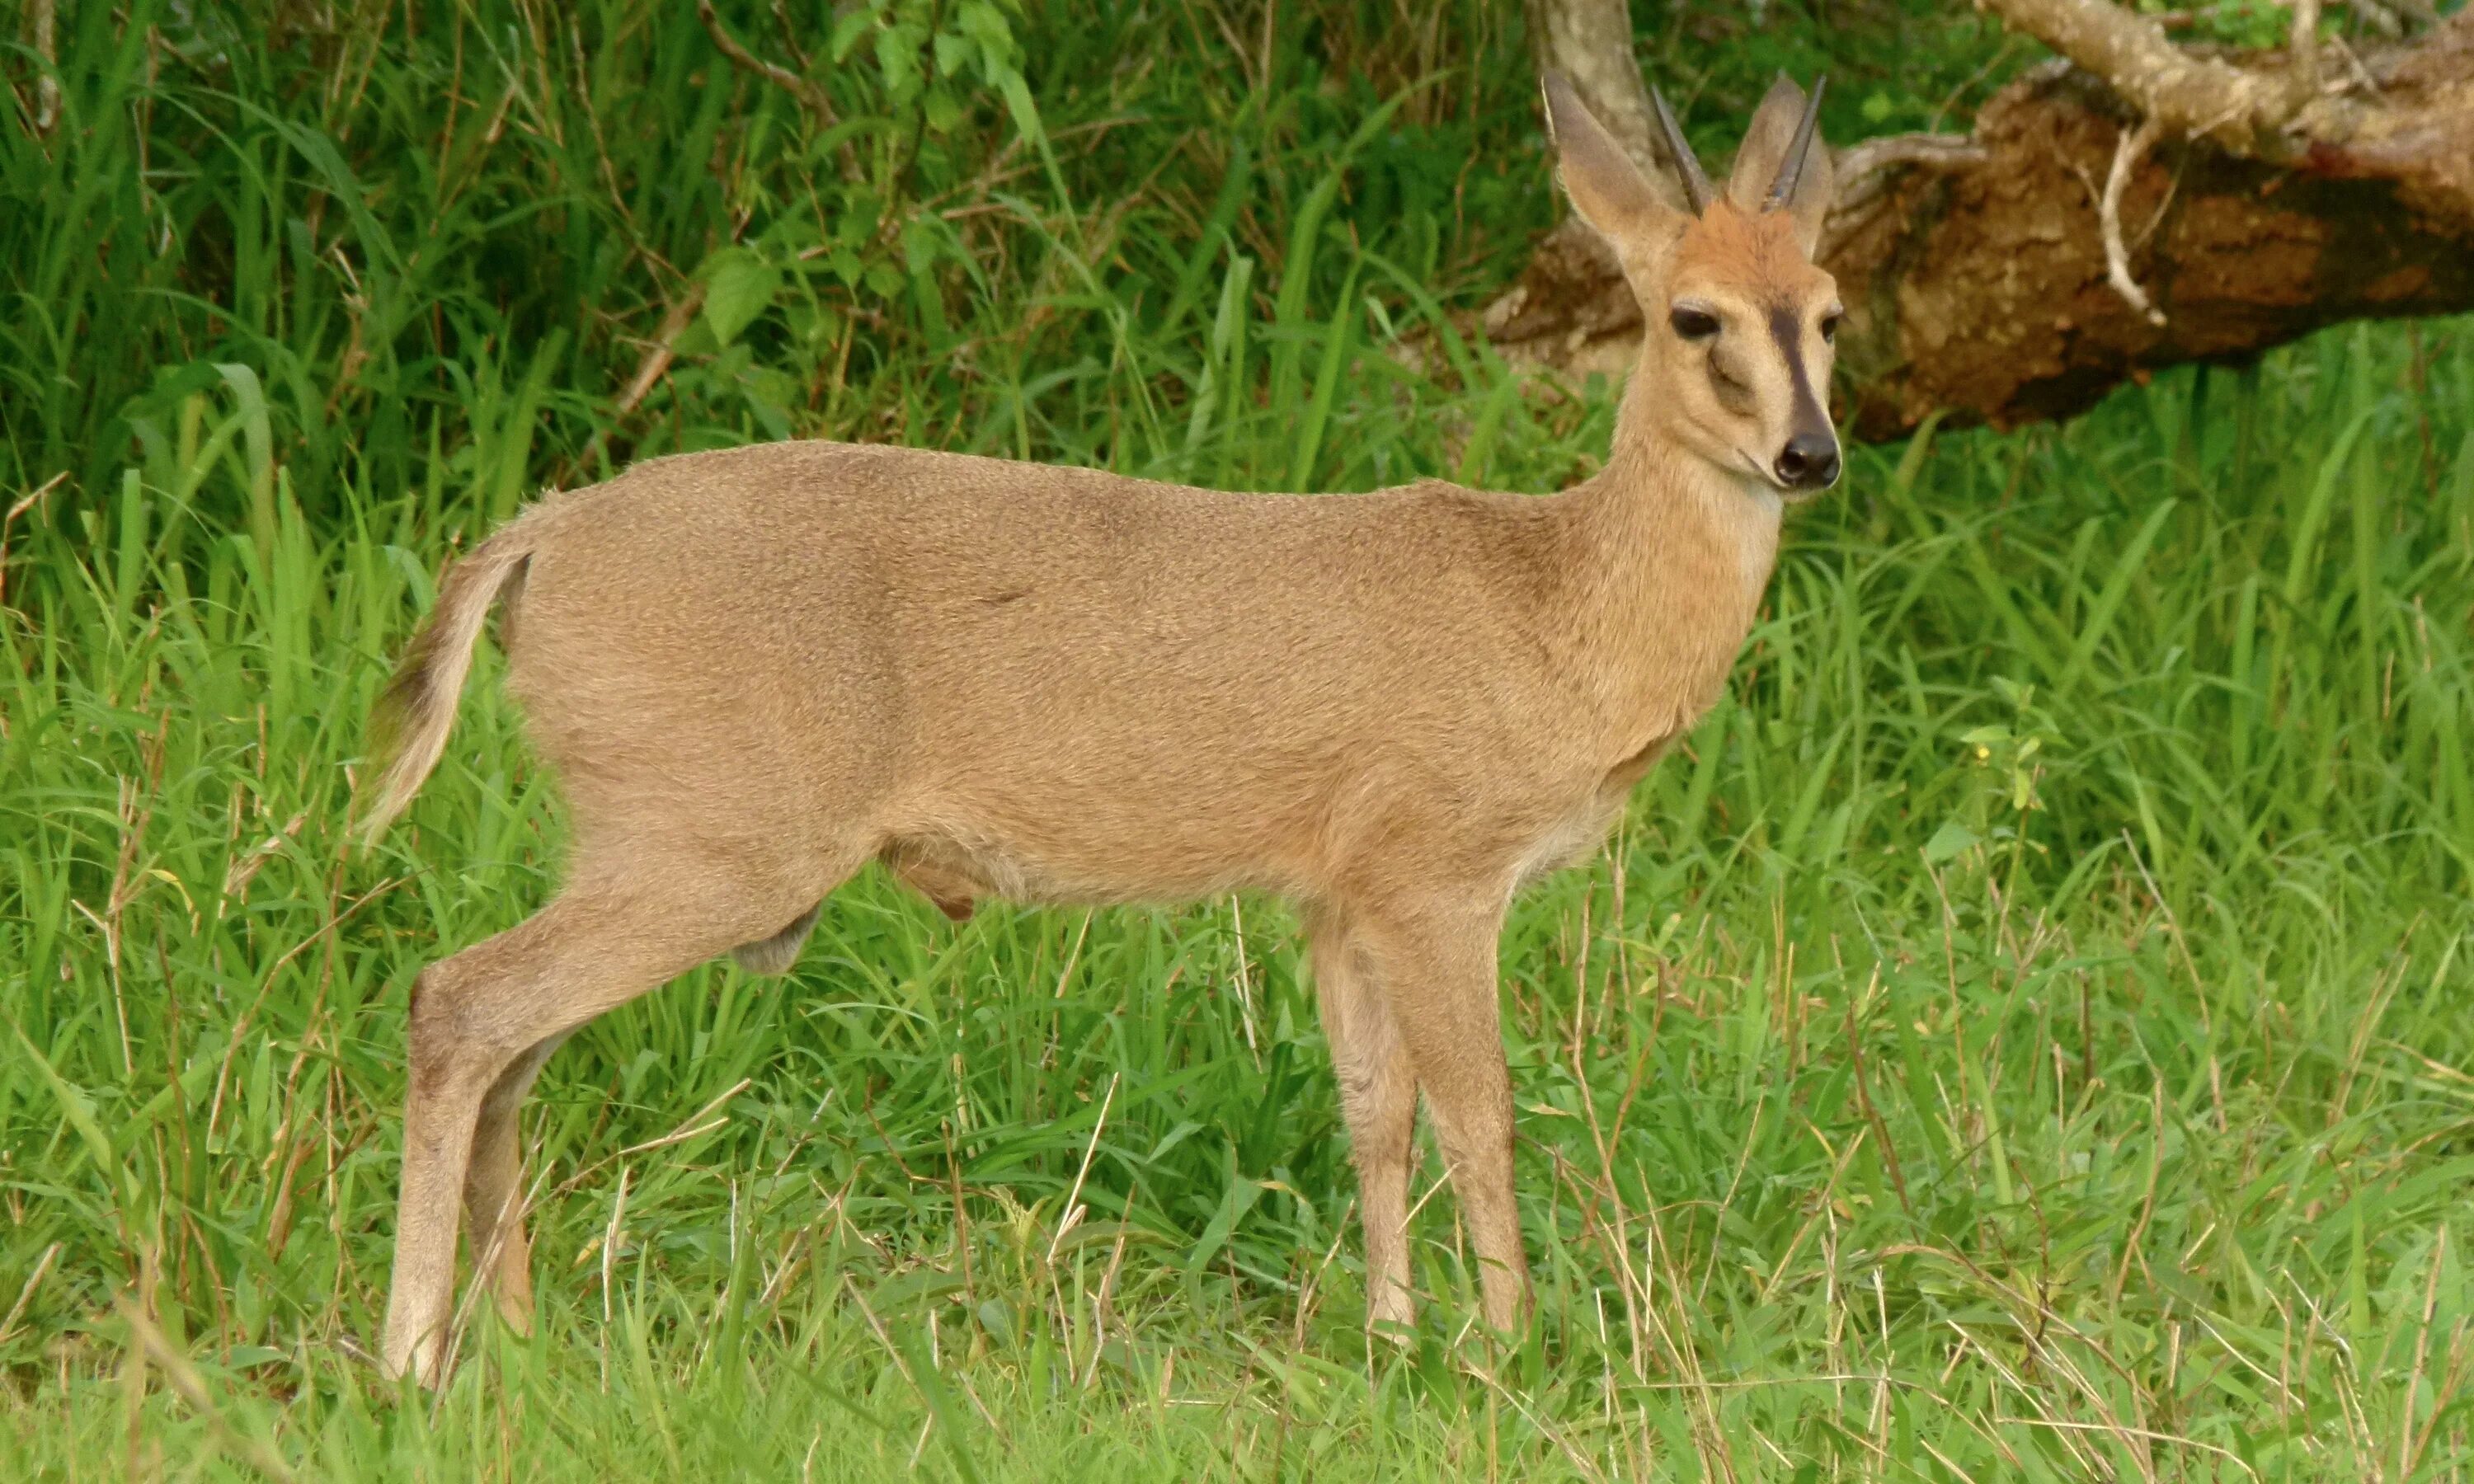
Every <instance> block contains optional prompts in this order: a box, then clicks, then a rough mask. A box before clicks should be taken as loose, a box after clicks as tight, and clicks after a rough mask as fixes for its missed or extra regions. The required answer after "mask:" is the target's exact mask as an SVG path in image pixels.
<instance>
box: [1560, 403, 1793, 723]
mask: <svg viewBox="0 0 2474 1484" xmlns="http://www.w3.org/2000/svg"><path fill="white" fill-rule="evenodd" d="M1567 498H1569V499H1570V501H1571V509H1572V514H1573V527H1574V535H1575V538H1576V541H1577V545H1578V550H1576V552H1575V553H1574V561H1573V563H1572V565H1571V568H1570V570H1571V573H1572V576H1573V580H1574V583H1573V587H1572V590H1571V591H1572V600H1573V601H1572V610H1571V620H1572V626H1573V627H1572V634H1571V637H1572V640H1573V647H1572V651H1571V660H1572V663H1573V666H1574V669H1575V670H1576V671H1577V672H1578V678H1579V679H1580V680H1581V682H1582V684H1583V687H1584V688H1585V689H1586V690H1587V691H1588V692H1589V693H1590V694H1591V695H1592V696H1594V697H1595V698H1596V700H1597V702H1598V706H1599V710H1600V715H1601V718H1602V720H1603V723H1604V724H1605V725H1606V727H1607V728H1608V730H1609V732H1610V735H1609V737H1608V739H1607V740H1608V742H1609V745H1610V746H1612V747H1613V748H1614V749H1615V750H1616V751H1617V752H1619V753H1621V754H1624V755H1629V754H1630V753H1631V751H1632V750H1634V749H1637V748H1641V747H1654V746H1656V745H1658V744H1660V743H1661V742H1662V741H1664V740H1665V739H1666V738H1668V737H1671V736H1673V735H1674V734H1675V733H1677V732H1680V731H1682V730H1685V729H1686V728H1687V727H1689V726H1691V725H1692V723H1693V722H1694V721H1696V720H1698V719H1699V718H1700V716H1701V714H1702V713H1703V712H1704V711H1706V710H1708V709H1709V707H1710V705H1711V703H1713V702H1715V701H1716V700H1717V698H1718V694H1719V692H1720V690H1721V689H1722V688H1723V687H1724V686H1725V684H1726V682H1727V674H1728V671H1729V670H1730V669H1732V668H1733V667H1734V662H1735V655H1736V652H1737V651H1738V650H1739V649H1741V648H1742V647H1743V642H1744V635H1745V634H1748V633H1750V632H1751V629H1752V625H1753V619H1754V616H1755V615H1756V614H1757V613H1758V610H1759V608H1760V601H1761V593H1762V591H1763V589H1765V588H1766V587H1767V586H1768V585H1769V579H1770V571H1771V568H1772V567H1773V566H1775V565H1776V564H1777V561H1778V542H1779V516H1780V508H1781V507H1780V501H1779V498H1778V496H1777V494H1776V493H1775V492H1773V491H1770V490H1769V489H1768V487H1767V486H1765V485H1761V484H1758V483H1757V482H1755V481H1752V480H1749V479H1745V478H1741V477H1738V476H1735V475H1732V474H1729V473H1727V472H1725V471H1723V470H1721V469H1718V468H1716V467H1712V466H1711V465H1710V464H1709V463H1708V462H1707V461H1706V460H1703V459H1701V458H1698V457H1696V456H1694V455H1692V454H1690V453H1687V452H1686V451H1684V450H1682V449H1680V448H1677V447H1675V446H1674V445H1673V444H1671V443H1664V442H1662V441H1653V440H1649V439H1638V438H1626V437H1623V436H1622V433H1621V432H1620V431H1619V433H1618V436H1617V439H1616V443H1615V448H1614V453H1613V457H1612V458H1610V459H1609V461H1608V464H1607V467H1606V468H1605V469H1604V470H1603V471H1601V472H1600V473H1599V474H1598V475H1597V477H1595V478H1594V479H1591V480H1590V481H1589V482H1588V483H1587V484H1585V485H1583V486H1581V487H1580V488H1578V489H1576V490H1574V491H1571V492H1570V494H1569V495H1568V496H1567Z"/></svg>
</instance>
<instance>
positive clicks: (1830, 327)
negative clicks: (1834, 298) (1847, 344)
mask: <svg viewBox="0 0 2474 1484" xmlns="http://www.w3.org/2000/svg"><path fill="white" fill-rule="evenodd" d="M1845 318H1847V317H1846V316H1845V315H1843V314H1841V313H1839V312H1838V311H1837V310H1835V309H1833V310H1831V312H1830V313H1828V314H1826V315H1823V316H1822V317H1821V338H1822V339H1824V340H1828V341H1833V342H1834V341H1836V340H1837V339H1838V322H1839V321H1841V320H1843V319H1845Z"/></svg>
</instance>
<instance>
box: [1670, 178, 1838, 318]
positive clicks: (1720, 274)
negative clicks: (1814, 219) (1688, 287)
mask: <svg viewBox="0 0 2474 1484" xmlns="http://www.w3.org/2000/svg"><path fill="white" fill-rule="evenodd" d="M1674 264H1675V267H1674V275H1675V277H1676V278H1677V279H1678V280H1682V279H1684V278H1686V277H1687V276H1688V277H1690V278H1691V279H1693V280H1695V281H1698V282H1700V283H1703V284H1707V285H1709V286H1710V287H1713V288H1716V287H1725V288H1732V289H1735V290H1738V291H1739V292H1742V293H1746V294H1758V295H1762V296H1764V297H1776V296H1793V295H1797V294H1801V293H1803V292H1804V291H1805V290H1807V289H1808V288H1810V287H1811V286H1812V285H1813V284H1815V283H1816V282H1818V281H1819V280H1820V278H1821V276H1822V275H1821V270H1820V269H1818V268H1815V267H1813V266H1812V263H1811V261H1810V260H1809V259H1807V258H1806V257H1805V255H1804V250H1803V249H1801V248H1799V247H1797V246H1796V242H1795V223H1794V221H1793V219H1791V218H1790V217H1789V216H1788V215H1787V214H1786V213H1785V212H1783V211H1764V212H1762V213H1761V214H1759V215H1758V216H1755V215H1752V214H1751V213H1749V212H1745V211H1741V210H1738V209H1737V208H1736V207H1735V206H1734V203H1730V202H1727V201H1724V200H1719V201H1713V202H1711V203H1710V209H1709V210H1708V211H1707V212H1705V213H1703V215H1702V216H1701V218H1700V219H1699V220H1698V221H1696V222H1694V223H1693V224H1692V225H1691V226H1690V227H1686V228H1685V232H1684V237H1683V240H1682V241H1680V242H1678V243H1677V244H1676V245H1675V258H1674Z"/></svg>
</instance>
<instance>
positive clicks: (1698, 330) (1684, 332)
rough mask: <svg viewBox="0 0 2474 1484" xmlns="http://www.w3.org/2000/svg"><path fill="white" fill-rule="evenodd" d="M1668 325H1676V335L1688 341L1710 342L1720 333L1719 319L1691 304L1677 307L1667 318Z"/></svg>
mask: <svg viewBox="0 0 2474 1484" xmlns="http://www.w3.org/2000/svg"><path fill="white" fill-rule="evenodd" d="M1666 323H1669V324H1672V325H1674V326H1675V333H1676V334H1678V335H1681V336H1683V337H1684V338H1685V339H1686V340H1708V339H1709V338H1710V336H1712V335H1715V334H1717V333H1718V317H1717V316H1716V315H1714V314H1711V313H1710V311H1709V310H1707V309H1699V308H1695V307H1693V306H1692V305H1690V304H1678V305H1676V306H1675V310H1674V312H1673V313H1671V314H1669V315H1668V316H1667V317H1666Z"/></svg>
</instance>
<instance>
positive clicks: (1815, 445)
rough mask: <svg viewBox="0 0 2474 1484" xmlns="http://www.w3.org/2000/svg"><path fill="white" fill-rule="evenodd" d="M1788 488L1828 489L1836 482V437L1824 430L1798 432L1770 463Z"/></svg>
mask: <svg viewBox="0 0 2474 1484" xmlns="http://www.w3.org/2000/svg"><path fill="white" fill-rule="evenodd" d="M1770 471H1771V472H1772V473H1775V474H1776V475H1778V482H1779V483H1780V484H1783V485H1784V486H1786V487H1787V488H1788V489H1790V490H1827V489H1829V488H1830V487H1831V485H1833V484H1836V483H1837V482H1838V440H1836V439H1834V438H1832V437H1831V436H1830V435H1829V434H1827V433H1798V434H1797V435H1795V436H1794V437H1793V438H1790V439H1788V440H1787V441H1786V448H1785V449H1784V450H1783V452H1781V453H1780V454H1779V456H1778V462H1777V463H1776V464H1773V465H1771V466H1770Z"/></svg>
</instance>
